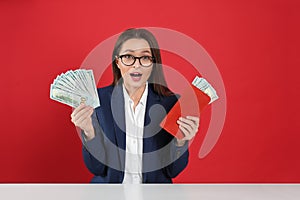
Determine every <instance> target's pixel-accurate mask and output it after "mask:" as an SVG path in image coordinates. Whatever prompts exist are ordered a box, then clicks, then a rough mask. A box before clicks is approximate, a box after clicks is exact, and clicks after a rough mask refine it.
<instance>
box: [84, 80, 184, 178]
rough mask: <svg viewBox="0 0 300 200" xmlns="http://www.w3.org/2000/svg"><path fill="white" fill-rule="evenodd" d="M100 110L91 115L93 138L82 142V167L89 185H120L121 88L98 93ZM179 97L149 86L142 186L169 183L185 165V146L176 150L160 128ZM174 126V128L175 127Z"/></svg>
mask: <svg viewBox="0 0 300 200" xmlns="http://www.w3.org/2000/svg"><path fill="white" fill-rule="evenodd" d="M98 95H99V99H100V103H101V106H100V107H98V108H96V109H95V112H94V113H93V115H92V121H93V126H94V129H95V133H96V136H95V138H93V139H92V140H89V141H85V139H84V138H83V140H82V141H83V144H84V145H83V158H84V162H85V165H86V166H87V168H88V169H89V171H90V172H92V173H93V174H94V175H95V176H94V178H93V179H92V180H91V182H92V183H122V182H123V178H124V169H125V153H126V152H125V150H126V135H125V132H126V126H125V113H124V96H123V88H122V86H120V85H119V86H108V87H104V88H100V89H98ZM177 100H178V97H177V96H176V95H171V96H168V97H164V96H159V95H158V94H156V93H155V92H154V90H153V85H152V84H149V87H148V96H147V104H146V112H145V120H144V137H143V157H142V162H143V163H142V166H143V167H142V175H143V179H142V180H143V183H172V178H174V177H176V176H177V175H178V174H179V173H180V172H181V171H182V170H183V169H184V168H185V167H186V166H187V163H188V157H189V152H188V142H186V144H185V145H184V146H183V147H177V146H176V145H175V140H176V138H174V137H173V136H172V135H171V134H169V133H168V132H166V131H165V130H164V129H162V128H161V127H160V126H159V124H160V122H161V121H162V119H163V118H164V117H165V115H166V114H167V113H168V112H169V111H170V109H171V108H172V107H173V106H174V104H175V103H176V102H177ZM174 126H175V124H174Z"/></svg>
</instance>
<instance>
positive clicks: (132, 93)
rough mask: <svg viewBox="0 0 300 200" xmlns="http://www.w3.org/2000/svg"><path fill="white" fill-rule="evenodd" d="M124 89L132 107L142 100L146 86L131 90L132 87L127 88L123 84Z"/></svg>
mask: <svg viewBox="0 0 300 200" xmlns="http://www.w3.org/2000/svg"><path fill="white" fill-rule="evenodd" d="M124 86H125V89H126V91H127V93H128V95H129V97H130V98H131V99H132V100H133V102H134V105H135V106H136V105H137V104H138V102H139V101H140V99H141V98H142V95H143V93H144V91H145V88H146V84H144V85H143V86H141V87H139V88H133V87H128V86H127V85H126V84H124Z"/></svg>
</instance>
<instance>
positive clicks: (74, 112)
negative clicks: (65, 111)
mask: <svg viewBox="0 0 300 200" xmlns="http://www.w3.org/2000/svg"><path fill="white" fill-rule="evenodd" d="M85 107H86V105H85V104H84V103H81V104H80V105H79V106H78V107H77V108H75V109H74V110H73V112H72V114H71V117H72V118H73V117H74V116H75V115H77V113H78V112H80V111H81V110H82V109H84V108H85Z"/></svg>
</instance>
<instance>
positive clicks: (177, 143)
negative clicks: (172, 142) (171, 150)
mask: <svg viewBox="0 0 300 200" xmlns="http://www.w3.org/2000/svg"><path fill="white" fill-rule="evenodd" d="M185 143H186V140H179V139H177V140H176V146H178V147H182V146H183V145H185Z"/></svg>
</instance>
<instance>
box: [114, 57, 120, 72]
mask: <svg viewBox="0 0 300 200" xmlns="http://www.w3.org/2000/svg"><path fill="white" fill-rule="evenodd" d="M115 63H116V65H117V67H118V68H119V69H120V66H119V59H118V57H117V56H115Z"/></svg>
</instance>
